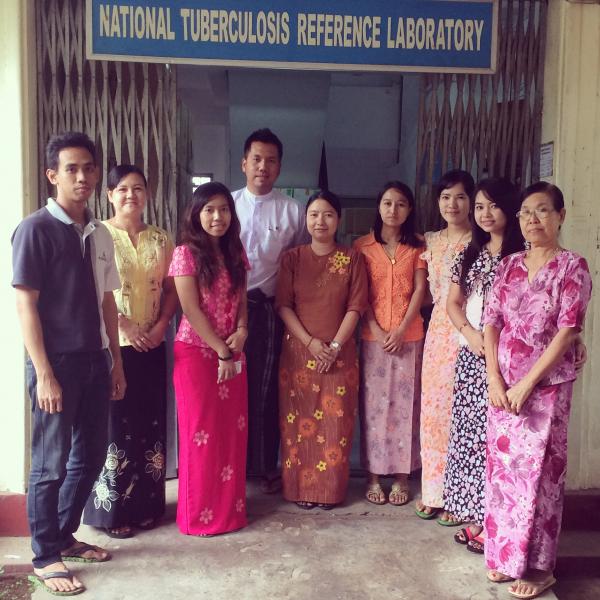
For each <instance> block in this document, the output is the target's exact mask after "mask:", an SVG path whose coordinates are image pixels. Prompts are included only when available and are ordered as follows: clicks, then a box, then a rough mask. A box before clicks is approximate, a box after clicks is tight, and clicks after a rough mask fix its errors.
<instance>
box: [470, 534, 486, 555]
mask: <svg viewBox="0 0 600 600" xmlns="http://www.w3.org/2000/svg"><path fill="white" fill-rule="evenodd" d="M484 544H485V538H483V537H481V535H477V536H475V537H474V538H472V539H470V540H469V542H468V543H467V550H468V551H469V552H473V553H474V554H483V546H484Z"/></svg>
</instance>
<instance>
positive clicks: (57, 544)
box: [12, 133, 125, 595]
mask: <svg viewBox="0 0 600 600" xmlns="http://www.w3.org/2000/svg"><path fill="white" fill-rule="evenodd" d="M46 160H47V165H48V170H47V171H46V175H47V177H48V179H49V180H50V182H51V183H52V184H53V185H54V186H56V200H53V199H52V198H50V199H49V200H48V204H47V205H46V206H45V207H44V208H42V209H40V210H38V211H36V212H34V213H33V214H31V215H29V216H28V217H27V218H25V219H24V220H23V221H22V222H21V224H20V225H19V226H18V227H17V229H16V231H15V233H14V235H13V240H12V242H13V281H12V284H13V286H14V288H15V290H16V296H17V311H18V314H19V319H20V322H21V328H22V331H23V338H24V341H25V346H26V348H27V353H28V355H29V358H28V360H27V385H28V388H29V395H30V398H31V404H32V406H31V408H32V412H33V429H32V435H31V471H30V476H29V488H28V496H27V514H28V518H29V526H30V529H31V545H32V548H33V553H34V559H33V566H34V572H35V575H36V577H35V581H36V583H38V584H40V585H42V586H46V587H47V588H49V591H51V592H54V593H61V595H73V594H77V593H80V592H81V591H83V589H84V588H83V584H82V583H81V582H80V581H79V580H78V579H77V578H76V577H74V576H72V575H71V573H70V572H69V571H68V570H67V569H66V567H65V565H64V562H63V561H68V560H73V561H81V562H104V561H106V560H108V559H109V558H110V554H109V553H108V552H106V551H105V550H103V549H102V548H99V547H97V546H91V545H89V544H85V543H83V542H80V541H77V540H76V539H75V538H74V537H73V534H74V532H75V531H77V529H78V527H79V522H80V519H81V513H82V511H83V507H84V505H85V502H86V499H87V497H88V495H89V494H90V492H91V489H92V485H93V483H94V480H95V478H96V476H97V475H98V473H99V472H100V469H101V467H102V463H103V462H104V458H105V451H106V438H107V433H108V424H107V417H108V402H109V399H110V398H112V399H113V400H120V399H121V398H123V394H124V392H125V378H124V375H123V367H122V364H121V353H120V349H119V338H118V334H117V307H116V304H115V300H114V296H113V293H112V290H114V289H118V288H119V287H120V286H121V284H120V282H119V276H118V273H117V270H116V265H115V261H114V247H113V242H112V238H111V236H110V233H109V232H108V231H107V229H106V228H105V227H104V226H103V225H102V224H101V223H100V222H99V221H97V220H96V219H94V218H93V216H92V214H91V212H90V211H89V209H88V208H87V201H88V199H89V198H90V196H91V195H92V193H93V192H94V188H95V185H96V183H97V181H98V169H97V166H96V159H95V148H94V145H93V143H92V141H91V140H90V139H89V138H88V137H87V136H86V135H84V134H82V133H66V134H63V135H61V136H55V137H53V138H52V139H51V140H50V141H49V142H48V145H47V147H46Z"/></svg>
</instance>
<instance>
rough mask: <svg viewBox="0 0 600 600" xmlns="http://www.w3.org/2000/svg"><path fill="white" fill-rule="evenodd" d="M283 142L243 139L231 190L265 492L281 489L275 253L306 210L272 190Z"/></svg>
mask: <svg viewBox="0 0 600 600" xmlns="http://www.w3.org/2000/svg"><path fill="white" fill-rule="evenodd" d="M282 155H283V145H282V144H281V141H280V140H279V138H278V137H277V136H276V135H275V134H274V133H273V132H272V131H271V130H270V129H259V130H257V131H255V132H253V133H252V134H250V136H249V137H248V139H247V140H246V143H245V144H244V158H243V159H242V171H243V172H244V174H245V175H246V187H244V188H243V189H241V190H237V191H235V192H233V199H234V201H235V209H236V212H237V216H238V218H239V220H240V225H241V234H240V237H241V239H242V243H243V245H244V248H245V250H246V253H247V255H248V260H249V261H250V265H251V267H252V268H251V270H250V271H249V273H248V339H247V341H246V348H245V350H246V357H247V366H248V416H249V419H248V420H249V423H248V425H249V430H248V463H247V464H248V469H247V470H248V474H249V475H256V476H260V477H262V481H261V488H262V489H263V491H264V492H266V493H274V492H277V491H279V490H280V489H281V478H280V476H279V472H278V469H277V455H278V451H279V420H278V412H279V411H278V370H279V354H280V351H281V338H282V335H283V326H282V324H281V321H280V320H279V317H278V316H277V315H276V314H275V310H274V308H273V297H274V295H275V284H276V278H277V271H278V269H279V258H280V256H281V254H282V253H283V252H284V251H285V250H287V249H288V248H292V247H294V246H297V245H299V244H301V243H305V242H306V240H307V238H306V227H305V215H304V209H303V208H302V206H300V204H299V203H298V202H296V201H295V200H294V199H293V198H290V197H289V196H286V195H285V194H282V193H281V192H279V191H277V190H274V189H273V185H274V184H275V181H276V180H277V177H279V173H280V171H281V158H282Z"/></svg>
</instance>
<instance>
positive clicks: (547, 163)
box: [540, 142, 554, 179]
mask: <svg viewBox="0 0 600 600" xmlns="http://www.w3.org/2000/svg"><path fill="white" fill-rule="evenodd" d="M553 167H554V142H548V143H547V144H542V145H541V146H540V179H543V178H544V177H552V175H554V170H553Z"/></svg>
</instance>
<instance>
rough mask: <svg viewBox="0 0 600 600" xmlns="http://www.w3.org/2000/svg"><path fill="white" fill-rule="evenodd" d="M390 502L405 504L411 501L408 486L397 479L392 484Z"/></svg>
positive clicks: (394, 504)
mask: <svg viewBox="0 0 600 600" xmlns="http://www.w3.org/2000/svg"><path fill="white" fill-rule="evenodd" d="M388 500H389V501H390V504H392V505H393V506H403V505H404V504H407V503H408V502H409V501H410V490H409V489H408V486H407V485H405V484H402V483H398V482H397V481H396V482H395V483H393V484H392V489H391V490H390V495H389V496H388Z"/></svg>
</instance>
